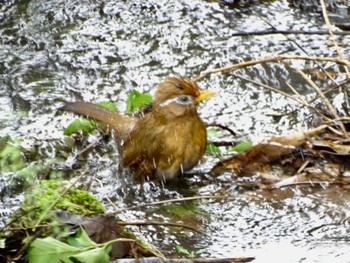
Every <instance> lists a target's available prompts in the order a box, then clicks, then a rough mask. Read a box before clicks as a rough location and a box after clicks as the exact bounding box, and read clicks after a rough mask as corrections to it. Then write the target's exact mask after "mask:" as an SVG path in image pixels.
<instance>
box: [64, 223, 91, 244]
mask: <svg viewBox="0 0 350 263" xmlns="http://www.w3.org/2000/svg"><path fill="white" fill-rule="evenodd" d="M68 244H69V245H71V246H73V247H94V246H96V245H97V244H96V243H95V242H94V241H92V240H91V239H90V237H89V236H88V235H87V234H86V232H85V231H84V229H83V228H82V227H80V229H79V230H78V231H77V233H76V234H75V236H70V237H68Z"/></svg>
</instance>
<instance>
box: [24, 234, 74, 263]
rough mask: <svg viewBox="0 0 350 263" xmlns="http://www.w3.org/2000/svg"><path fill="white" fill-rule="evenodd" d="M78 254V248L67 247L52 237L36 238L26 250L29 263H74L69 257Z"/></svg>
mask: <svg viewBox="0 0 350 263" xmlns="http://www.w3.org/2000/svg"><path fill="white" fill-rule="evenodd" d="M79 252H80V249H79V248H76V247H72V246H69V245H67V244H65V243H62V242H61V241H58V240H56V239H54V238H52V237H46V238H37V239H35V240H34V241H33V242H32V243H31V245H30V246H29V248H28V261H29V263H47V262H50V263H61V262H64V263H74V262H73V261H72V260H70V259H69V257H71V256H73V255H75V254H77V253H79Z"/></svg>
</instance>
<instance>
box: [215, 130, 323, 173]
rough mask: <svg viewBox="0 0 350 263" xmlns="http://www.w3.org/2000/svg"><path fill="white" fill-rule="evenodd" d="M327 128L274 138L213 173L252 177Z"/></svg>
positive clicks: (237, 156)
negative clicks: (228, 171)
mask: <svg viewBox="0 0 350 263" xmlns="http://www.w3.org/2000/svg"><path fill="white" fill-rule="evenodd" d="M326 127H327V125H321V126H319V127H317V128H314V129H310V130H307V131H305V132H298V133H294V134H291V135H287V136H282V137H273V138H271V139H269V140H267V141H265V142H264V141H263V142H261V143H258V144H256V145H254V146H252V147H251V148H249V149H248V150H247V151H245V152H242V153H239V154H237V155H234V156H232V157H230V158H228V159H226V160H223V161H221V162H219V163H217V164H216V165H215V166H214V168H213V169H212V172H213V173H214V174H219V173H222V172H223V171H225V170H233V171H234V172H235V173H236V174H237V175H240V176H242V175H251V174H253V173H255V172H256V171H258V170H259V169H261V168H263V167H264V166H265V165H267V164H269V163H271V162H273V161H276V160H278V159H279V158H281V157H284V156H286V155H289V154H291V153H292V152H293V151H294V150H295V149H296V148H297V147H300V146H302V145H303V144H304V143H305V142H307V141H308V140H309V139H310V138H312V137H314V136H316V135H318V134H319V133H320V132H322V131H323V130H324V129H325V128H326Z"/></svg>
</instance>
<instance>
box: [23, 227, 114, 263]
mask: <svg viewBox="0 0 350 263" xmlns="http://www.w3.org/2000/svg"><path fill="white" fill-rule="evenodd" d="M117 241H119V240H118V239H116V240H112V241H108V242H106V243H103V244H96V243H95V242H94V241H92V240H91V239H90V238H89V236H88V235H87V234H86V232H85V231H84V229H83V228H80V229H79V231H77V233H76V234H75V236H71V237H69V238H68V244H66V243H63V242H61V241H59V240H57V239H54V238H52V237H46V238H37V239H35V240H34V241H33V242H32V243H31V244H30V246H29V248H28V260H29V263H32V262H35V263H46V262H52V263H56V262H57V263H60V262H64V263H74V262H84V263H94V262H100V263H108V262H109V253H110V252H111V249H112V248H111V244H112V243H114V242H117Z"/></svg>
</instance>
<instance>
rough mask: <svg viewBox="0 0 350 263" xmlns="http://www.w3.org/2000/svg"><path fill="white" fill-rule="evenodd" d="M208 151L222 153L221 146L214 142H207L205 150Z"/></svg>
mask: <svg viewBox="0 0 350 263" xmlns="http://www.w3.org/2000/svg"><path fill="white" fill-rule="evenodd" d="M205 151H206V152H207V153H213V154H220V153H221V150H220V148H219V147H217V146H215V145H214V144H212V143H208V144H207V148H206V150H205Z"/></svg>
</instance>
